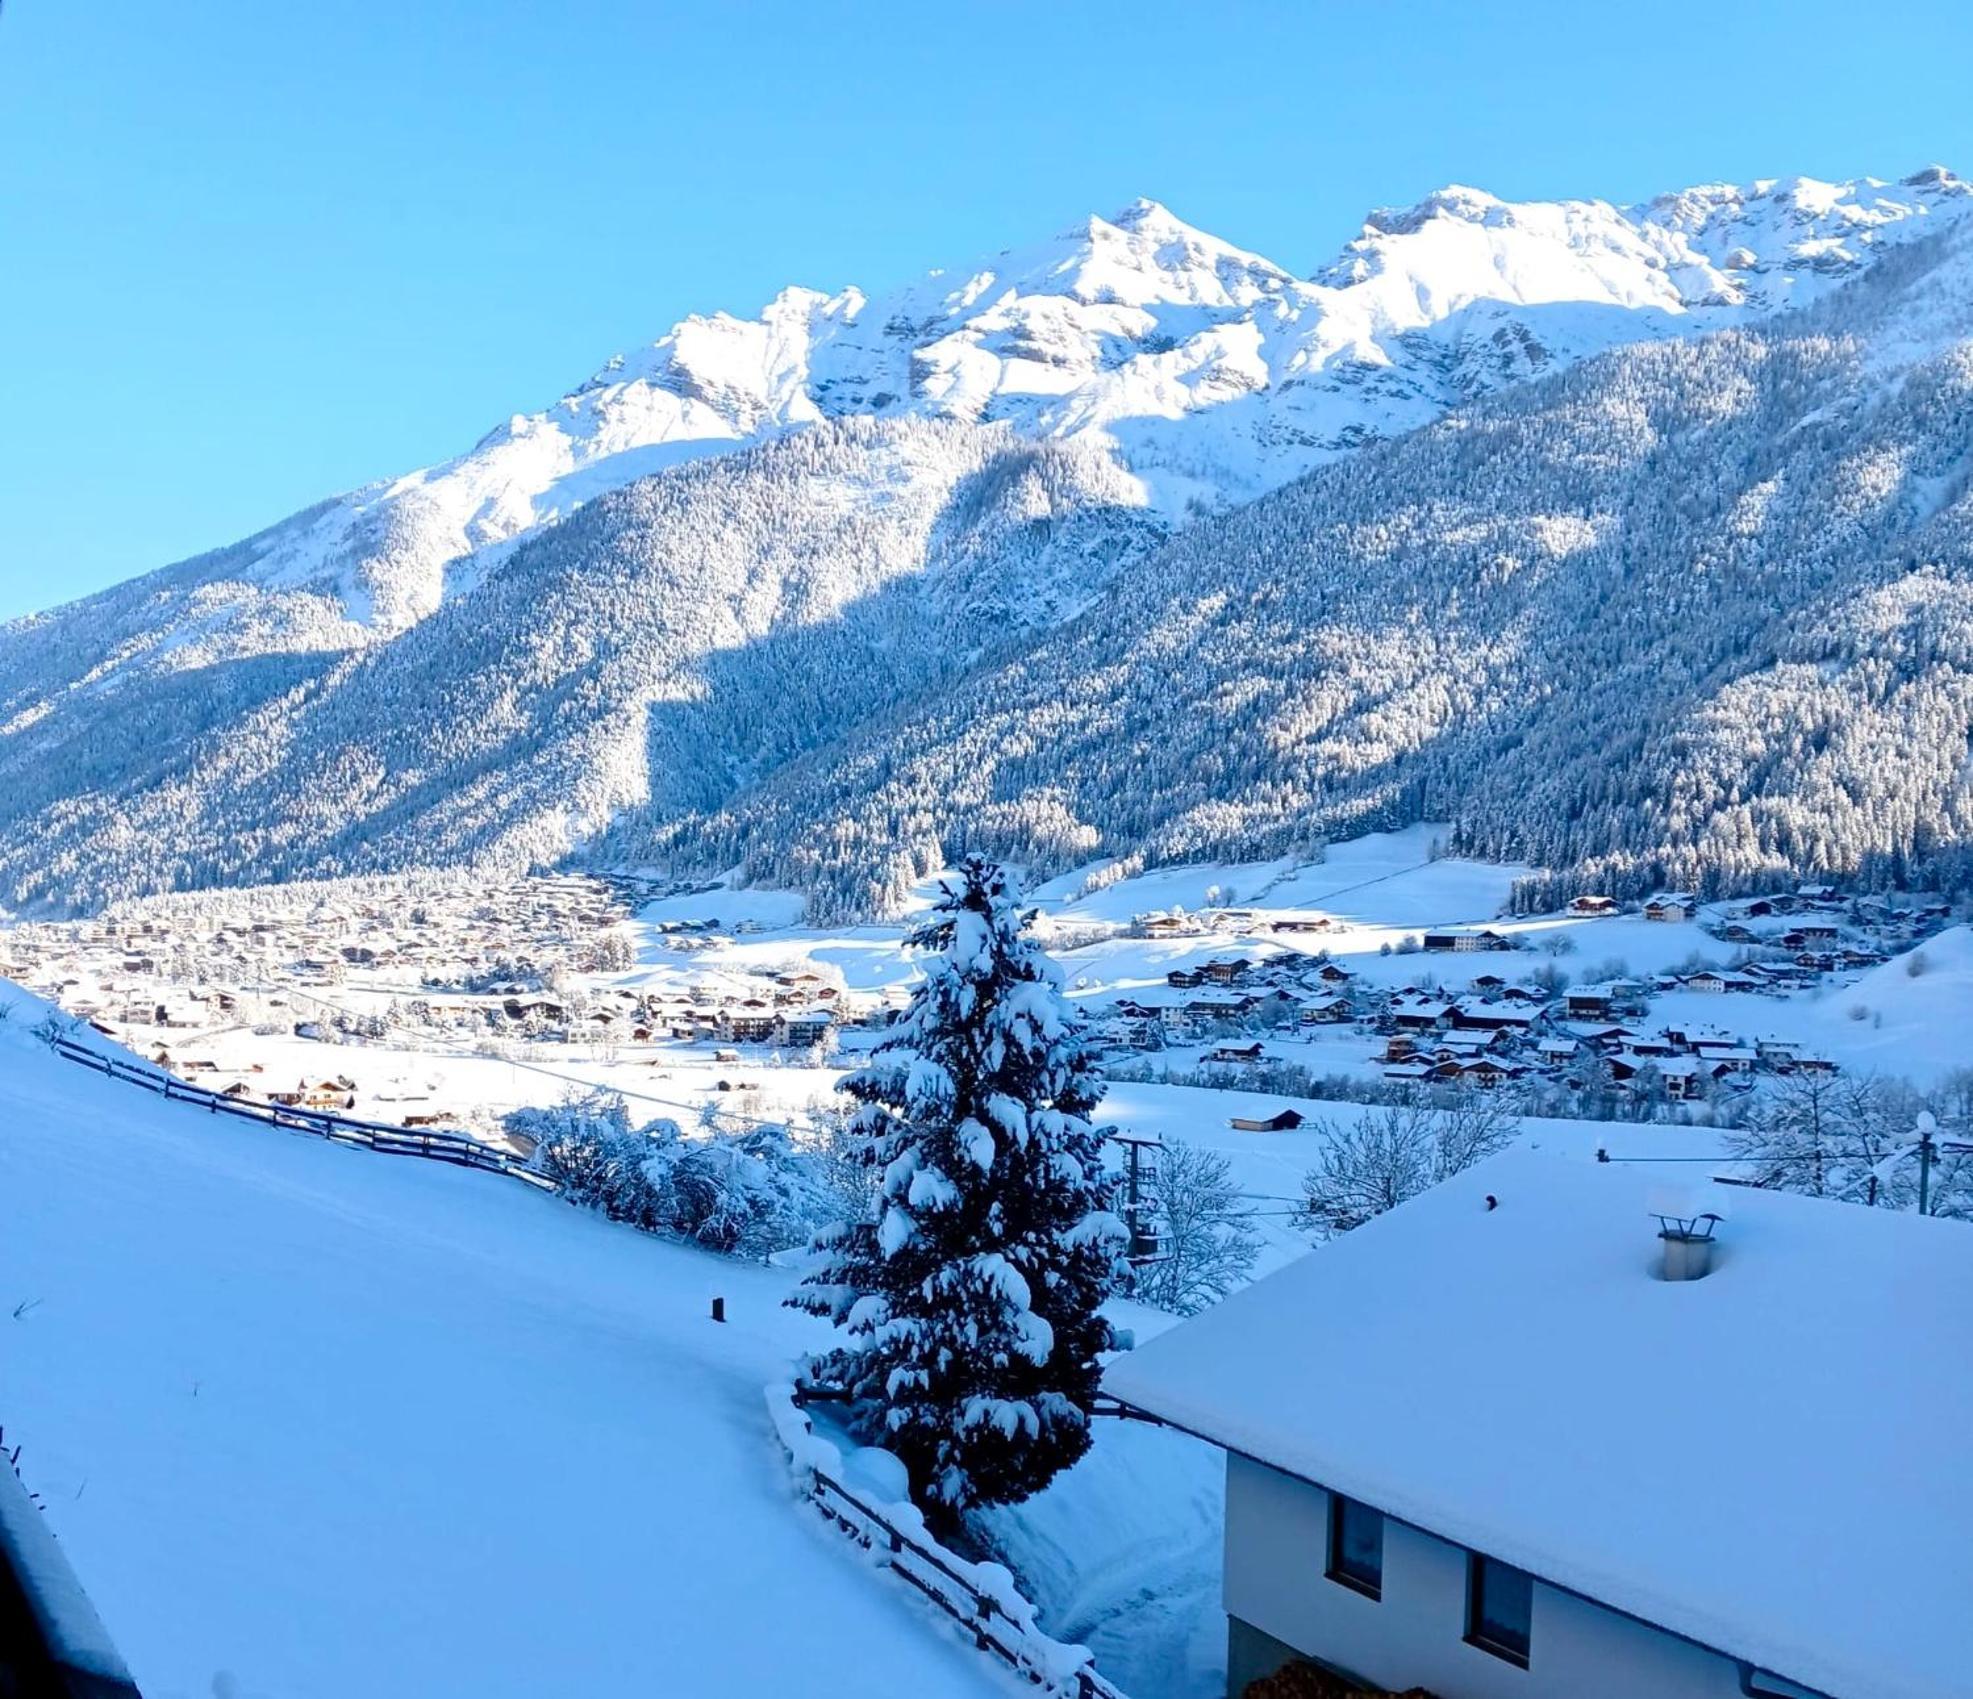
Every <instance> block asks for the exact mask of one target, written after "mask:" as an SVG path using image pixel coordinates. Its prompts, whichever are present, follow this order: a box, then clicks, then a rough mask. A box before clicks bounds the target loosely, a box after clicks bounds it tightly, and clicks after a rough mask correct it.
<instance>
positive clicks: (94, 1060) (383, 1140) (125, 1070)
mask: <svg viewBox="0 0 1973 1699" xmlns="http://www.w3.org/2000/svg"><path fill="white" fill-rule="evenodd" d="M50 1043H51V1045H52V1046H53V1048H54V1051H55V1054H56V1055H58V1056H62V1057H65V1058H67V1059H68V1060H69V1061H71V1062H77V1063H80V1064H81V1065H82V1066H83V1067H85V1068H93V1069H95V1070H96V1072H97V1073H99V1074H106V1075H108V1076H109V1077H110V1078H111V1079H113V1080H123V1081H126V1082H127V1083H129V1084H131V1085H139V1086H142V1087H143V1088H144V1089H145V1090H146V1091H154V1092H157V1093H158V1094H159V1095H160V1096H161V1097H163V1098H164V1099H165V1101H166V1102H168V1103H188V1104H191V1105H193V1106H194V1107H195V1108H199V1109H204V1110H206V1111H208V1112H209V1113H211V1114H214V1115H233V1116H237V1117H238V1118H239V1119H241V1120H243V1121H258V1122H260V1123H261V1124H262V1125H264V1126H269V1127H285V1128H286V1129H288V1130H289V1131H290V1132H297V1133H313V1134H315V1135H316V1136H317V1137H319V1138H325V1139H333V1140H334V1141H335V1142H336V1143H337V1144H353V1145H360V1146H362V1147H363V1148H364V1149H365V1150H375V1151H381V1152H383V1153H384V1154H385V1155H386V1156H423V1157H428V1158H430V1159H431V1160H432V1161H434V1162H449V1163H451V1164H453V1166H455V1167H458V1168H477V1169H480V1170H482V1171H483V1172H485V1173H488V1174H506V1175H509V1176H510V1177H512V1178H513V1179H516V1180H520V1181H523V1182H524V1183H525V1184H527V1185H530V1186H534V1187H537V1188H539V1189H540V1190H542V1191H547V1192H552V1191H554V1190H555V1189H556V1188H555V1182H554V1181H552V1180H550V1179H549V1178H548V1177H547V1176H546V1175H542V1174H537V1173H535V1172H534V1171H533V1170H532V1169H530V1168H529V1167H527V1165H526V1164H525V1163H522V1162H518V1161H516V1160H515V1159H514V1158H513V1157H511V1156H509V1155H508V1154H507V1153H506V1152H505V1151H502V1150H495V1149H494V1148H493V1147H492V1146H491V1145H488V1144H482V1143H481V1142H480V1141H479V1140H478V1139H476V1138H473V1137H472V1136H471V1135H470V1134H467V1133H458V1132H447V1131H445V1130H443V1129H433V1130H430V1131H427V1130H425V1129H423V1128H412V1127H393V1126H391V1125H389V1124H388V1123H386V1122H382V1121H359V1120H355V1119H353V1118H352V1117H350V1116H347V1115H334V1114H330V1113H329V1112H328V1111H326V1110H321V1109H304V1108H302V1107H300V1106H299V1105H296V1104H287V1103H255V1102H253V1101H252V1100H251V1099H248V1098H241V1097H228V1096H226V1095H225V1093H223V1092H217V1091H209V1090H208V1089H206V1087H204V1086H196V1085H187V1084H186V1083H185V1081H183V1080H181V1079H179V1078H178V1077H177V1076H176V1075H175V1074H169V1073H166V1072H165V1071H164V1070H163V1069H161V1068H156V1067H152V1066H150V1065H149V1064H147V1063H143V1062H136V1061H124V1060H122V1059H120V1058H118V1057H115V1056H106V1055H104V1054H103V1052H102V1051H100V1050H93V1049H91V1048H90V1047H89V1046H88V1045H86V1044H79V1043H77V1042H76V1041H75V1040H74V1039H72V1038H63V1037H56V1038H54V1039H51V1040H50Z"/></svg>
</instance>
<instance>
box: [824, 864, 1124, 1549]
mask: <svg viewBox="0 0 1973 1699" xmlns="http://www.w3.org/2000/svg"><path fill="white" fill-rule="evenodd" d="M1024 927H1025V917H1024V916H1023V915H1022V913H1021V912H1020V910H1019V907H1018V906H1017V898H1016V893H1015V891H1014V889H1013V887H1012V885H1011V884H1010V881H1009V880H1008V877H1007V875H1006V874H1005V872H1004V871H1003V870H1002V869H1000V868H999V867H996V866H993V865H992V864H990V863H988V862H985V861H983V860H980V859H978V858H971V859H968V860H967V861H966V862H965V863H964V864H963V865H962V866H961V867H960V868H959V870H958V871H957V873H956V874H954V875H952V876H950V877H949V878H948V879H947V880H946V881H945V884H944V887H943V893H942V895H941V898H940V901H939V903H938V904H937V906H936V908H935V909H934V910H933V912H932V915H931V918H930V919H929V921H928V922H927V923H926V924H924V925H923V926H921V927H919V928H918V929H917V931H916V932H914V933H913V934H912V937H911V939H910V943H911V944H912V945H913V946H914V947H916V948H918V949H921V950H926V951H931V952H936V954H935V955H934V957H933V959H932V960H931V962H930V963H929V968H928V972H927V974H926V977H925V980H924V982H923V983H922V984H921V985H920V986H919V988H918V990H917V992H916V993H915V994H914V996H913V998H912V1001H911V1006H910V1008H909V1010H908V1011H907V1012H906V1014H905V1017H904V1019H903V1020H902V1021H901V1022H900V1023H899V1025H898V1027H897V1029H896V1030H895V1032H894V1033H893V1035H892V1036H891V1037H890V1038H888V1039H886V1041H885V1042H884V1043H883V1044H882V1045H881V1046H879V1048H878V1050H877V1052H876V1054H875V1056H874V1057H873V1058H872V1060H871V1063H870V1065H869V1066H868V1067H867V1068H865V1069H863V1070H862V1071H861V1072H859V1073H857V1074H854V1075H852V1076H851V1077H850V1079H849V1080H848V1081H847V1082H846V1085H845V1089H846V1090H847V1091H848V1092H849V1093H850V1094H851V1096H853V1097H854V1098H856V1099H857V1100H858V1102H859V1103H860V1105H861V1108H860V1110H859V1112H858V1114H857V1117H856V1121H855V1123H854V1130H855V1132H856V1133H857V1135H858V1136H859V1138H860V1140H861V1142H860V1144H859V1145H858V1147H857V1155H858V1158H859V1160H860V1161H862V1162H863V1163H864V1164H866V1165H867V1166H869V1167H870V1168H872V1169H873V1170H875V1171H876V1172H877V1174H878V1175H879V1176H880V1181H881V1183H880V1186H879V1189H878V1194H877V1197H876V1200H875V1204H874V1206H873V1209H872V1211H871V1213H870V1214H869V1216H868V1217H867V1218H865V1219H863V1220H860V1221H856V1222H852V1223H848V1224H846V1225H844V1226H841V1227H838V1228H835V1229H833V1230H831V1231H829V1232H827V1233H825V1234H824V1235H822V1237H821V1239H820V1241H819V1245H820V1248H821V1249H823V1250H824V1251H825V1253H826V1260H825V1263H824V1265H823V1266H822V1267H820V1268H818V1269H817V1270H816V1271H815V1272H813V1273H812V1274H811V1275H810V1276H809V1277H808V1279H807V1280H806V1281H805V1282H804V1286H803V1289H802V1290H801V1291H799V1292H798V1293H797V1294H796V1295H795V1297H794V1298H792V1299H791V1300H790V1302H791V1303H794V1304H796V1305H798V1306H800V1307H801V1308H804V1309H807V1310H810V1311H813V1312H814V1313H816V1314H818V1315H824V1316H827V1317H829V1318H830V1319H831V1320H832V1321H834V1322H835V1323H836V1324H837V1325H838V1327H839V1328H840V1329H842V1331H843V1333H844V1334H845V1335H846V1338H845V1341H844V1343H842V1344H841V1345H840V1346H838V1347H837V1348H836V1349H834V1350H833V1351H830V1352H829V1353H827V1354H826V1355H824V1356H823V1357H821V1358H819V1359H818V1360H817V1361H816V1362H815V1363H814V1364H813V1365H812V1372H813V1375H814V1378H815V1379H817V1380H818V1381H822V1382H827V1383H832V1384H837V1385H840V1386H842V1387H843V1388H844V1390H845V1391H846V1392H847V1393H848V1395H849V1397H850V1401H851V1402H850V1411H851V1420H852V1423H853V1425H854V1426H855V1428H856V1429H857V1430H858V1432H859V1433H860V1435H861V1436H862V1437H863V1438H864V1439H866V1440H867V1441H868V1442H870V1443H872V1444H877V1445H882V1446H885V1447H886V1448H888V1449H889V1450H891V1451H893V1452H895V1453H896V1454H897V1455H898V1456H899V1457H900V1458H902V1459H903V1461H904V1463H905V1464H906V1466H907V1468H908V1469H909V1470H910V1472H911V1480H912V1483H913V1491H914V1492H915V1493H916V1494H917V1496H918V1497H919V1498H920V1499H921V1500H923V1501H924V1502H925V1503H926V1504H927V1505H928V1506H931V1507H934V1508H937V1509H941V1510H945V1511H959V1510H963V1509H966V1508H968V1507H970V1506H973V1505H980V1504H1007V1503H1013V1502H1016V1501H1018V1500H1021V1499H1024V1498H1026V1497H1028V1496H1029V1495H1030V1494H1032V1493H1034V1492H1036V1491H1038V1490H1039V1489H1040V1488H1042V1487H1044V1486H1046V1485H1047V1484H1048V1482H1049V1481H1050V1480H1052V1479H1053V1478H1054V1476H1055V1475H1056V1474H1057V1473H1058V1472H1059V1471H1060V1470H1062V1469H1065V1468H1067V1467H1068V1466H1069V1465H1070V1464H1072V1463H1074V1462H1075V1461H1076V1460H1077V1459H1078V1458H1079V1457H1081V1456H1082V1454H1083V1453H1084V1451H1086V1450H1087V1449H1088V1447H1089V1409H1090V1404H1091V1402H1092V1400H1093V1399H1094V1397H1095V1393H1096V1386H1097V1374H1098V1367H1097V1354H1098V1352H1100V1351H1102V1350H1104V1349H1105V1348H1106V1347H1107V1346H1108V1345H1109V1344H1110V1342H1111V1335H1110V1328H1109V1325H1108V1323H1107V1322H1106V1321H1105V1320H1104V1319H1103V1317H1102V1315H1101V1314H1100V1313H1099V1309H1100V1306H1101V1304H1102V1302H1103V1300H1104V1299H1105V1298H1106V1297H1107V1296H1108V1295H1109V1294H1110V1292H1111V1291H1112V1290H1113V1289H1114V1287H1115V1285H1116V1284H1117V1281H1118V1278H1119V1274H1120V1256H1121V1252H1122V1248H1123V1245H1124V1241H1125V1238H1126V1234H1125V1229H1124V1226H1123V1223H1122V1222H1121V1221H1120V1220H1118V1218H1117V1217H1116V1216H1115V1215H1114V1214H1113V1213H1112V1212H1111V1210H1110V1207H1109V1204H1110V1191H1111V1182H1110V1180H1109V1178H1108V1176H1107V1174H1106V1171H1105V1167H1104V1162H1103V1139H1104V1134H1103V1132H1102V1130H1101V1129H1099V1128H1097V1127H1096V1126H1095V1125H1094V1124H1093V1123H1092V1121H1091V1119H1090V1117H1091V1114H1092V1112H1093V1111H1094V1109H1095V1108H1096V1105H1097V1103H1098V1101H1099V1099H1100V1097H1101V1095H1102V1086H1101V1082H1100V1080H1099V1079H1098V1077H1097V1075H1096V1073H1095V1072H1094V1069H1093V1067H1092V1064H1091V1062H1090V1060H1089V1058H1088V1056H1087V1054H1086V1052H1085V1049H1084V1046H1083V1041H1082V1036H1081V1033H1080V1032H1079V1030H1078V1028H1077V1026H1076V1024H1075V1022H1074V1020H1073V1019H1072V1017H1071V1016H1070V1014H1069V1012H1068V1010H1067V1008H1066V1006H1065V1005H1064V1003H1063V1000H1062V996H1061V990H1060V977H1059V974H1058V972H1057V970H1056V968H1055V966H1054V964H1053V963H1052V962H1050V961H1049V960H1048V959H1047V957H1046V956H1044V955H1043V954H1042V952H1041V950H1040V949H1039V948H1038V947H1037V946H1036V945H1035V944H1034V943H1033V941H1032V940H1031V939H1030V938H1028V937H1027V936H1026V934H1025V931H1024Z"/></svg>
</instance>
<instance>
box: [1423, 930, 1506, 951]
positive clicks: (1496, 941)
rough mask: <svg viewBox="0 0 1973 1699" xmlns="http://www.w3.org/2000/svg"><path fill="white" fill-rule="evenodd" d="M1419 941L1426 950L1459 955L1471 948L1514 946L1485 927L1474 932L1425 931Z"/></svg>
mask: <svg viewBox="0 0 1973 1699" xmlns="http://www.w3.org/2000/svg"><path fill="white" fill-rule="evenodd" d="M1419 942H1420V943H1421V944H1422V945H1423V946H1424V948H1426V949H1427V950H1432V951H1437V952H1444V951H1447V950H1450V951H1453V952H1454V953H1456V954H1460V955H1463V954H1465V953H1467V952H1468V951H1472V950H1511V949H1512V948H1513V947H1514V946H1513V945H1512V944H1511V943H1509V942H1508V940H1507V939H1506V938H1505V937H1504V936H1503V935H1502V934H1500V933H1498V932H1495V931H1493V930H1491V929H1490V928H1486V927H1482V928H1481V929H1480V930H1478V931H1476V932H1427V933H1426V934H1425V935H1424V937H1423V938H1421V939H1420V940H1419Z"/></svg>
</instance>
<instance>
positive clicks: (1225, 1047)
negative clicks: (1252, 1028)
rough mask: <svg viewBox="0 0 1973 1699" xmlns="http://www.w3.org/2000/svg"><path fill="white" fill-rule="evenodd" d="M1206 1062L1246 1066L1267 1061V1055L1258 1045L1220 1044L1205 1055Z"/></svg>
mask: <svg viewBox="0 0 1973 1699" xmlns="http://www.w3.org/2000/svg"><path fill="white" fill-rule="evenodd" d="M1206 1060H1207V1061H1208V1062H1230V1063H1236V1064H1242V1065H1244V1064H1248V1063H1253V1062H1263V1061H1266V1060H1267V1053H1266V1052H1265V1051H1264V1050H1262V1049H1261V1047H1260V1045H1258V1044H1222V1045H1220V1046H1218V1048H1216V1049H1214V1050H1210V1051H1208V1052H1207V1053H1206Z"/></svg>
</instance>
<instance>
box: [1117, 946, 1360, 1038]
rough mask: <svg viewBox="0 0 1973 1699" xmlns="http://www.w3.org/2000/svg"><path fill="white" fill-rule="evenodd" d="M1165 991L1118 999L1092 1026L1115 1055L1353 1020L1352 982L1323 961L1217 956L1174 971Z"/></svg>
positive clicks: (1356, 1012)
mask: <svg viewBox="0 0 1973 1699" xmlns="http://www.w3.org/2000/svg"><path fill="white" fill-rule="evenodd" d="M1165 984H1166V989H1165V991H1163V992H1162V993H1144V994H1140V995H1138V996H1134V997H1122V998H1119V999H1118V1000H1117V1002H1116V1004H1115V1006H1114V1008H1113V1009H1112V1010H1111V1011H1110V1012H1109V1013H1108V1014H1107V1015H1105V1016H1104V1017H1102V1018H1101V1019H1100V1020H1099V1021H1098V1022H1097V1028H1098V1032H1099V1035H1100V1036H1101V1037H1102V1038H1103V1039H1104V1040H1106V1041H1107V1042H1108V1043H1109V1044H1110V1045H1112V1046H1114V1047H1115V1048H1117V1049H1120V1050H1153V1049H1158V1048H1160V1047H1162V1046H1164V1045H1167V1044H1185V1043H1191V1042H1195V1041H1197V1040H1199V1039H1203V1038H1211V1037H1215V1036H1229V1035H1232V1034H1235V1033H1238V1032H1242V1031H1244V1030H1245V1029H1247V1028H1249V1027H1275V1028H1280V1027H1292V1026H1298V1025H1300V1026H1323V1025H1336V1024H1341V1023H1345V1022H1349V1021H1353V1020H1355V1019H1357V1018H1358V1015H1359V1012H1360V1009H1361V1007H1362V1000H1361V998H1360V996H1358V995H1356V994H1354V992H1353V988H1354V987H1355V986H1356V984H1357V976H1356V975H1355V974H1353V973H1352V972H1350V970H1349V969H1348V968H1345V967H1341V966H1339V965H1338V964H1337V963H1335V962H1332V961H1328V960H1325V959H1323V958H1321V957H1309V956H1301V955H1282V956H1274V957H1271V958H1269V959H1267V960H1265V961H1256V960H1254V959H1252V958H1251V957H1248V956H1237V955H1236V956H1222V957H1215V958H1214V959H1213V960H1211V961H1208V962H1204V963H1202V964H1201V965H1199V966H1198V967H1194V968H1175V969H1173V970H1172V972H1170V973H1168V974H1167V975H1166V976H1165Z"/></svg>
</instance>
